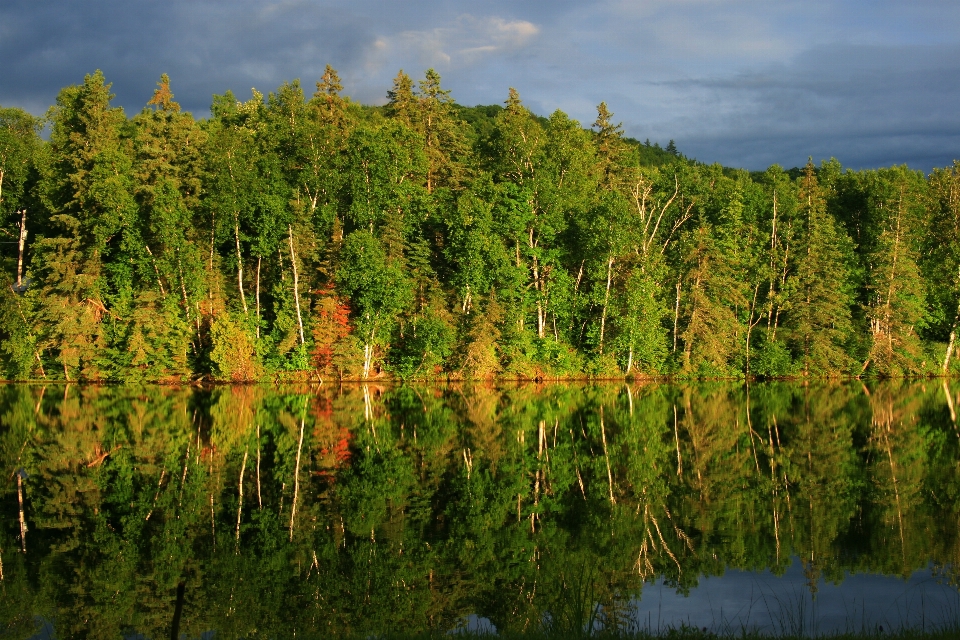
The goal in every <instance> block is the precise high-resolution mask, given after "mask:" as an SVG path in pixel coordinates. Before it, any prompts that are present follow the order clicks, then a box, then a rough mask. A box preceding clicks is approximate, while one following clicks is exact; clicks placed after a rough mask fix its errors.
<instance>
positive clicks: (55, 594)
mask: <svg viewBox="0 0 960 640" xmlns="http://www.w3.org/2000/svg"><path fill="white" fill-rule="evenodd" d="M957 390H958V391H960V385H958V386H957ZM953 394H955V391H954V390H951V389H949V388H948V387H947V386H946V385H944V384H943V383H942V382H941V381H931V382H924V383H908V382H888V383H867V384H866V385H864V384H861V383H860V382H849V383H835V384H813V385H799V384H786V383H776V384H757V385H752V386H751V387H750V388H749V390H748V389H747V388H746V387H744V386H742V385H733V384H719V383H717V384H700V385H686V386H684V385H680V386H674V385H652V384H650V385H637V384H634V385H631V386H627V385H623V384H620V385H597V386H584V385H553V386H515V385H514V386H500V387H470V386H448V387H382V386H374V385H369V386H359V385H357V386H349V387H348V386H344V387H331V386H329V385H328V386H323V387H310V388H308V387H302V388H293V387H291V388H271V387H252V386H246V387H215V388H212V389H196V388H172V387H117V386H115V387H96V386H77V385H72V386H64V385H48V386H33V385H3V386H0V421H2V422H0V462H2V469H0V473H2V476H3V482H2V484H0V487H2V489H0V559H2V582H0V624H3V625H5V627H6V629H7V630H8V631H9V634H4V635H3V637H19V638H29V637H54V636H53V634H54V633H55V634H56V637H57V638H61V639H62V638H74V637H78V638H86V637H89V638H132V637H146V638H167V637H170V630H171V626H172V625H178V628H179V631H180V633H182V634H185V635H186V637H190V638H199V637H216V638H217V639H221V638H253V637H263V638H287V637H294V636H295V637H297V638H310V637H327V636H329V635H331V634H332V633H336V634H340V635H346V634H354V635H357V636H362V637H365V636H369V635H371V634H375V633H378V632H383V631H389V630H404V631H416V630H427V629H433V630H438V629H439V630H447V629H455V628H457V627H458V626H467V627H471V628H486V629H499V630H510V631H519V630H523V629H528V630H529V629H536V628H541V627H543V626H548V627H552V628H554V629H560V630H563V629H583V628H586V627H588V626H589V625H591V624H592V625H593V627H594V628H601V627H613V626H616V627H622V628H628V629H652V630H657V629H665V628H667V627H670V626H677V625H679V624H690V625H695V626H698V627H709V628H712V629H714V630H718V631H723V630H725V629H726V630H735V631H739V630H740V629H741V628H742V627H743V626H748V627H757V628H762V629H767V630H770V631H806V632H829V631H835V630H845V629H853V630H860V629H874V628H876V627H877V626H879V625H883V626H885V627H887V628H895V627H899V626H901V625H907V626H923V625H936V624H942V623H944V622H955V621H957V620H958V619H960V597H958V591H957V584H958V573H957V567H958V566H960V563H958V559H960V536H958V533H960V529H958V527H960V467H958V461H960V430H958V428H957V423H956V419H955V417H954V416H953V413H954V412H953V409H952V407H953V406H955V405H956V404H957V400H958V398H956V397H955V396H953Z"/></svg>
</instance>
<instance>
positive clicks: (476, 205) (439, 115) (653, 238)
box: [0, 66, 960, 383]
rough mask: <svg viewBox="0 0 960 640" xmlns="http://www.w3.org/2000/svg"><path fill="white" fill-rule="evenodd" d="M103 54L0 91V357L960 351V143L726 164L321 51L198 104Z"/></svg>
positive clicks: (496, 357)
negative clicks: (941, 152) (300, 69)
mask: <svg viewBox="0 0 960 640" xmlns="http://www.w3.org/2000/svg"><path fill="white" fill-rule="evenodd" d="M111 99H112V95H111V85H110V84H109V83H108V82H107V80H106V79H105V78H104V76H103V74H102V73H101V72H99V71H98V72H96V73H93V74H90V75H87V76H86V77H85V78H84V80H83V83H82V84H78V85H75V86H70V87H66V88H64V89H62V90H61V92H60V94H59V95H58V97H57V100H56V104H55V105H54V106H53V107H51V108H50V109H49V111H48V112H47V114H46V116H45V117H43V118H37V117H34V116H32V115H30V114H28V113H26V112H24V111H22V110H20V109H16V108H2V109H0V214H2V216H0V220H2V225H3V226H2V230H3V233H2V234H0V235H2V236H3V238H2V239H0V242H2V244H0V270H2V276H0V278H2V279H3V284H2V286H0V350H2V357H0V368H2V371H0V378H4V379H8V380H31V379H32V380H67V381H83V380H86V381H154V382H169V383H181V382H190V381H198V380H210V381H215V380H222V381H235V382H239V381H255V380H304V381H306V380H318V379H319V380H335V379H341V380H343V379H373V378H383V379H394V380H409V379H448V380H457V379H491V378H509V379H561V378H578V377H591V378H621V379H622V378H624V377H627V378H630V377H637V378H642V377H687V378H715V377H731V378H747V379H749V378H788V377H809V378H813V377H836V376H869V377H899V376H931V375H949V374H951V373H956V372H957V371H958V369H957V366H956V363H955V359H954V358H953V357H952V355H953V350H954V342H955V335H956V330H957V324H958V319H960V163H955V164H954V165H953V166H952V167H944V168H940V169H936V170H933V171H932V172H930V173H929V174H928V175H926V174H924V173H923V172H920V171H915V170H911V169H909V168H908V167H906V166H894V167H890V168H883V169H877V170H859V171H854V170H850V169H845V168H844V167H842V166H841V164H840V163H839V162H838V161H837V160H834V159H831V160H827V161H823V162H821V163H820V164H819V165H815V164H814V162H813V160H812V159H811V160H810V161H809V162H808V163H807V165H806V166H805V167H803V168H795V169H790V170H785V169H783V168H781V167H779V166H773V167H770V168H769V169H767V170H766V171H761V172H748V171H745V170H736V169H730V168H727V167H722V166H720V165H717V164H712V165H710V164H705V163H703V162H699V161H696V160H694V159H691V158H687V157H685V156H684V155H683V154H682V153H680V152H679V151H678V150H677V149H676V146H675V145H674V144H673V142H672V141H671V143H670V144H669V145H668V146H667V147H665V148H664V147H661V146H660V145H659V144H653V145H651V144H650V142H649V141H647V142H639V141H637V140H633V139H631V138H629V137H627V136H625V135H624V132H623V128H622V126H621V125H620V124H617V121H616V119H615V118H614V115H613V114H612V113H611V112H610V110H609V109H608V107H607V105H606V104H605V103H601V104H600V105H599V106H598V108H597V118H596V121H595V122H593V123H592V124H590V125H585V124H584V123H580V122H578V121H576V120H573V119H571V118H570V117H568V116H567V115H566V114H564V113H563V112H561V111H559V110H558V111H555V112H554V113H552V114H551V115H550V116H549V117H542V116H539V115H536V114H534V113H532V112H531V111H530V110H528V109H527V108H526V107H525V106H524V105H523V102H522V100H521V98H520V95H519V94H518V92H517V91H515V90H514V89H510V90H509V92H508V95H507V97H506V100H505V102H504V103H503V106H500V105H493V106H478V107H464V106H461V105H459V104H457V103H456V101H455V100H454V98H453V97H452V96H451V94H450V91H449V90H447V89H444V88H443V87H442V85H441V79H440V76H439V74H437V73H436V72H435V71H434V70H432V69H431V70H428V71H427V72H426V73H425V75H424V77H423V79H422V80H418V81H414V80H413V79H412V78H411V77H410V76H408V75H407V74H405V73H404V72H403V71H401V72H400V73H399V74H398V75H397V76H396V78H395V80H394V82H393V86H392V88H391V89H390V91H389V92H388V94H387V96H386V104H385V105H383V106H367V105H362V104H359V103H357V102H355V101H352V100H350V99H349V98H348V97H346V96H345V95H343V87H342V86H341V82H340V79H339V77H338V75H337V73H336V71H335V70H334V69H332V68H331V67H329V66H328V67H327V69H326V72H325V74H324V75H323V77H322V78H321V79H320V80H319V81H318V82H317V83H316V91H315V92H313V93H312V95H308V91H305V89H304V87H303V86H302V85H301V84H300V82H299V81H291V82H288V83H285V84H283V85H282V86H280V87H279V88H278V89H276V90H275V91H274V92H272V93H269V94H267V95H264V94H262V93H260V92H258V91H256V90H254V91H253V92H252V96H251V97H250V98H249V99H248V100H246V101H244V100H241V99H238V98H237V97H236V96H234V95H233V94H232V93H230V92H227V93H225V94H223V95H214V96H213V99H212V105H211V111H210V117H209V118H206V119H197V118H195V117H193V116H192V115H191V114H189V113H186V112H184V111H183V110H182V109H181V108H180V105H179V104H178V103H177V102H176V101H175V100H174V95H173V92H172V89H171V84H170V79H169V78H168V77H167V76H166V75H164V76H162V77H161V78H160V81H159V83H158V85H157V89H156V91H155V93H154V95H153V97H152V99H151V100H150V101H149V102H148V103H147V105H146V106H145V107H144V109H143V110H142V111H140V112H139V113H137V114H136V115H134V116H133V117H128V116H127V114H125V113H124V111H123V110H122V109H121V108H118V107H114V106H111Z"/></svg>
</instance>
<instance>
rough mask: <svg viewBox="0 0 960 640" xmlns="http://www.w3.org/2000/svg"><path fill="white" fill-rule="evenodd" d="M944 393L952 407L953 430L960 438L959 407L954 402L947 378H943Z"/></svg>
mask: <svg viewBox="0 0 960 640" xmlns="http://www.w3.org/2000/svg"><path fill="white" fill-rule="evenodd" d="M943 395H944V397H945V398H946V399H947V408H948V409H950V422H951V423H953V430H954V432H955V433H956V434H957V438H960V430H958V429H957V409H956V407H955V406H954V404H953V394H951V393H950V385H949V384H948V383H947V379H946V378H944V379H943Z"/></svg>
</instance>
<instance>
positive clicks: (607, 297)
mask: <svg viewBox="0 0 960 640" xmlns="http://www.w3.org/2000/svg"><path fill="white" fill-rule="evenodd" d="M612 278H613V256H610V258H609V259H608V260H607V292H606V294H604V297H603V313H601V314H600V355H603V333H604V330H605V329H606V327H607V306H608V305H609V303H610V282H611V280H612Z"/></svg>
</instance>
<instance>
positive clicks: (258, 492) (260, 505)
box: [257, 423, 263, 509]
mask: <svg viewBox="0 0 960 640" xmlns="http://www.w3.org/2000/svg"><path fill="white" fill-rule="evenodd" d="M257 506H258V508H260V509H263V497H262V496H261V495H260V424H259V423H257Z"/></svg>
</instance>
